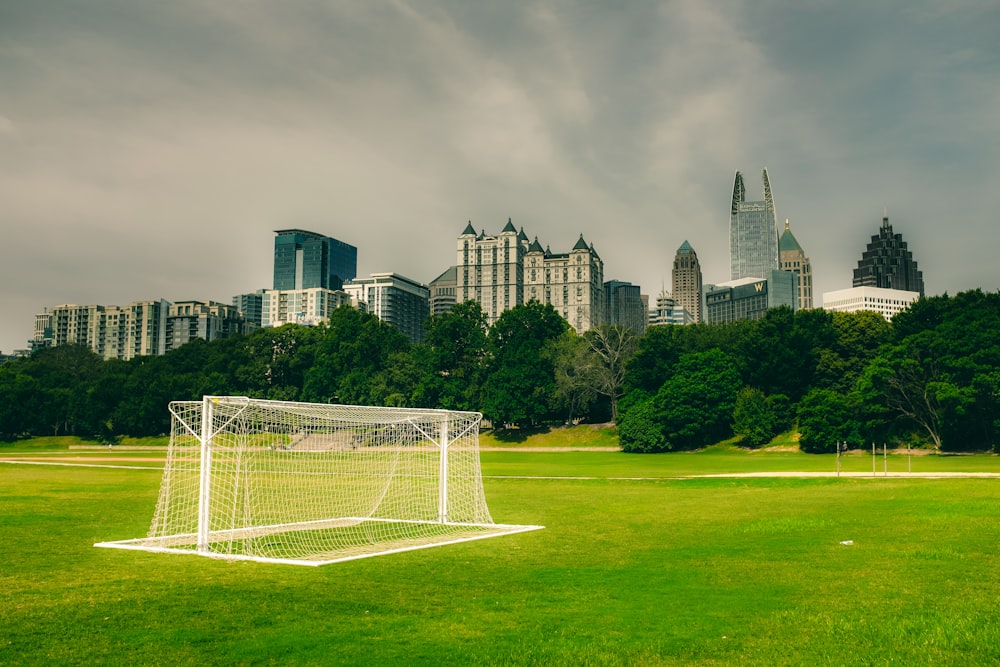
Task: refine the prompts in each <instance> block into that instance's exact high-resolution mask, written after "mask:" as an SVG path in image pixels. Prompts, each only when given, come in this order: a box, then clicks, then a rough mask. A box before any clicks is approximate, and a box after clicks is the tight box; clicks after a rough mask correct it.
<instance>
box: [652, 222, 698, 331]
mask: <svg viewBox="0 0 1000 667" xmlns="http://www.w3.org/2000/svg"><path fill="white" fill-rule="evenodd" d="M671 279H672V283H673V297H672V298H673V299H674V300H675V301H676V303H677V305H679V306H680V307H681V308H683V309H684V310H686V311H687V312H688V315H690V317H691V319H692V320H693V321H694V322H701V321H702V314H701V307H702V302H703V301H704V286H703V285H702V278H701V264H700V263H699V262H698V253H696V252H695V251H694V248H692V247H691V244H690V243H688V242H687V241H684V243H682V244H681V247H680V248H678V249H677V254H676V255H674V268H673V271H672V272H671ZM657 309H659V306H657Z"/></svg>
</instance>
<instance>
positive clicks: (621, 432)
mask: <svg viewBox="0 0 1000 667" xmlns="http://www.w3.org/2000/svg"><path fill="white" fill-rule="evenodd" d="M661 417H662V415H661V414H660V413H659V411H658V410H657V407H656V403H655V401H654V400H653V399H652V398H648V399H646V400H644V401H641V402H639V403H637V404H636V405H634V406H632V407H631V408H630V409H629V410H627V411H625V412H623V413H622V414H621V415H619V420H618V442H619V443H620V444H621V448H622V451H625V452H633V453H638V454H650V453H655V452H662V451H665V450H667V449H669V447H668V446H667V441H666V438H665V436H664V434H663V423H662V419H661Z"/></svg>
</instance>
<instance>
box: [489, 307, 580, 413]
mask: <svg viewBox="0 0 1000 667" xmlns="http://www.w3.org/2000/svg"><path fill="white" fill-rule="evenodd" d="M567 329H569V324H567V323H566V320H564V319H563V318H562V317H561V316H560V315H559V313H557V312H556V311H555V309H554V308H553V307H552V306H551V305H548V304H545V305H543V304H541V303H539V302H537V301H530V302H528V303H526V304H523V305H520V306H515V307H514V308H511V309H510V310H507V311H504V312H503V313H502V314H501V315H500V317H499V318H497V321H496V322H495V323H494V324H493V326H492V327H490V332H489V336H488V338H487V346H486V347H487V355H488V356H487V360H486V366H487V375H486V380H485V382H484V386H483V402H482V411H483V414H484V416H486V418H487V419H489V420H490V421H492V422H493V423H494V424H495V425H496V426H498V427H502V426H503V425H505V424H523V425H532V424H535V423H537V422H539V421H541V420H542V419H543V418H545V417H546V416H547V414H548V411H549V403H550V397H551V396H552V395H553V393H554V392H555V369H554V367H553V365H552V360H551V355H546V354H545V350H546V347H547V346H548V345H549V343H550V342H551V341H554V340H556V339H558V338H559V337H560V336H562V335H563V333H564V332H565V331H566V330H567Z"/></svg>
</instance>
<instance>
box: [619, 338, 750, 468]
mask: <svg viewBox="0 0 1000 667" xmlns="http://www.w3.org/2000/svg"><path fill="white" fill-rule="evenodd" d="M740 386H741V380H740V375H739V372H738V371H737V369H736V364H735V362H734V360H733V358H732V357H731V356H729V355H728V354H726V353H725V352H722V351H721V350H709V351H707V352H693V353H688V354H685V355H682V356H681V358H680V359H679V360H678V361H677V364H676V365H675V367H674V373H673V375H672V376H671V377H670V378H669V379H668V380H667V381H666V382H665V383H664V384H663V386H662V387H660V390H659V391H658V392H657V393H656V395H655V396H654V397H653V398H652V399H649V400H646V401H643V402H641V403H639V404H638V405H636V406H633V407H631V408H630V409H629V410H628V411H626V412H624V413H623V415H622V418H621V421H620V427H621V426H624V428H625V434H624V435H623V434H622V431H621V429H620V430H619V437H620V439H621V444H622V449H624V450H625V451H642V452H650V451H663V450H688V449H697V448H699V447H704V446H705V445H708V444H711V443H714V442H717V441H719V440H721V439H724V438H726V437H728V436H729V435H730V434H731V433H732V430H731V427H730V421H731V419H732V415H733V409H734V406H735V401H736V393H737V392H738V391H739V389H740ZM656 426H658V427H659V428H656ZM639 437H642V438H646V440H645V441H642V440H638V439H637V438H639Z"/></svg>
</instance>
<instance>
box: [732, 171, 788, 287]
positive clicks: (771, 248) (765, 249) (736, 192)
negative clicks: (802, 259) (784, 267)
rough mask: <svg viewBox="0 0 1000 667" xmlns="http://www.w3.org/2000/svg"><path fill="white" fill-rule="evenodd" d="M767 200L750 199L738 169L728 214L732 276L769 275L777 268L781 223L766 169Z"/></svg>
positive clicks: (734, 277) (758, 276) (764, 177)
mask: <svg viewBox="0 0 1000 667" xmlns="http://www.w3.org/2000/svg"><path fill="white" fill-rule="evenodd" d="M762 175H763V180H764V200H763V201H747V200H746V185H744V183H743V175H742V174H741V173H740V172H738V171H737V172H736V183H735V184H734V185H733V202H732V208H731V212H730V217H729V257H730V274H731V275H730V279H731V280H739V279H740V278H764V279H767V278H770V276H771V271H773V270H774V269H777V268H778V223H777V217H776V216H775V210H774V196H773V195H772V194H771V182H770V180H769V179H768V177H767V169H766V168H765V169H764V170H763V174H762Z"/></svg>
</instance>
